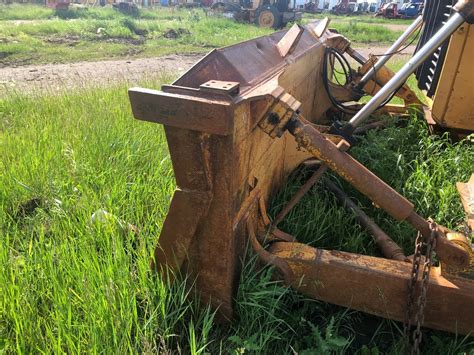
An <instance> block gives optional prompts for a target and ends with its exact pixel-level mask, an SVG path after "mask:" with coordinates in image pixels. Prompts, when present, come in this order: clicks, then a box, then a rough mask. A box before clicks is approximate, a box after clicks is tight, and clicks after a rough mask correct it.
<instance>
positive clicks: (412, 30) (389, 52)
mask: <svg viewBox="0 0 474 355" xmlns="http://www.w3.org/2000/svg"><path fill="white" fill-rule="evenodd" d="M422 25H423V16H421V15H420V16H418V17H417V19H416V20H415V21H414V22H413V23H412V24H411V25H410V26H408V28H407V29H406V30H405V32H403V34H402V35H401V36H400V37H399V38H398V39H397V40H396V41H395V42H394V43H393V44H392V46H391V47H390V48H389V49H387V51H386V52H385V53H384V54H383V55H382V56H381V57H380V58H379V59H378V60H377V62H375V64H374V66H373V67H372V68H371V69H370V70H369V71H368V72H367V73H365V75H364V76H363V77H362V79H360V82H359V84H358V87H359V88H363V87H364V86H365V84H367V83H368V82H369V80H370V79H372V77H373V76H374V75H375V73H377V72H378V71H379V70H380V68H382V67H383V66H384V65H385V64H386V63H387V62H388V61H389V59H390V58H392V56H393V55H394V54H395V53H396V52H397V51H398V50H399V49H400V48H401V47H402V45H403V44H404V43H405V42H406V41H407V40H408V38H409V37H410V36H411V35H412V34H414V33H415V31H417V30H418V29H419V28H420V27H421V26H422Z"/></svg>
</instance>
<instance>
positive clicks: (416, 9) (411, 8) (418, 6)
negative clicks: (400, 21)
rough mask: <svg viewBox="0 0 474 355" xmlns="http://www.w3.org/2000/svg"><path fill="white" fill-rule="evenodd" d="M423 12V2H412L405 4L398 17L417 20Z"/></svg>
mask: <svg viewBox="0 0 474 355" xmlns="http://www.w3.org/2000/svg"><path fill="white" fill-rule="evenodd" d="M422 11H423V3H422V2H418V3H416V2H410V3H405V4H403V6H402V7H401V9H400V10H398V15H399V16H400V17H402V18H415V17H417V16H419V15H420V14H421V12H422Z"/></svg>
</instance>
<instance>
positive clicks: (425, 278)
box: [404, 221, 437, 355]
mask: <svg viewBox="0 0 474 355" xmlns="http://www.w3.org/2000/svg"><path fill="white" fill-rule="evenodd" d="M428 224H429V228H430V236H429V239H428V240H426V241H424V242H423V236H422V234H421V233H420V232H418V235H417V237H416V241H415V253H414V255H413V264H412V265H413V266H412V270H411V278H410V283H409V285H408V299H407V312H406V320H405V328H404V334H405V338H406V339H407V340H408V344H409V343H410V337H409V335H410V331H411V327H412V319H414V320H415V323H416V328H415V330H414V331H413V333H412V339H411V340H412V344H411V345H412V346H411V350H410V353H411V354H416V355H419V354H420V343H421V339H422V336H423V334H422V332H421V327H422V326H423V322H424V319H425V306H426V291H427V289H428V282H429V278H430V270H431V266H432V264H433V252H434V249H435V247H436V237H437V226H436V224H435V223H434V222H432V221H428ZM423 246H426V248H425V253H424V255H423V254H422V249H423ZM422 260H423V265H422ZM420 268H422V275H421V284H420V293H419V296H418V299H417V302H416V308H415V309H416V314H414V311H415V309H414V307H413V306H414V303H415V293H416V292H415V290H416V284H417V281H418V276H419V273H420Z"/></svg>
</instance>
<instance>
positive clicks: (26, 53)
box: [0, 5, 399, 65]
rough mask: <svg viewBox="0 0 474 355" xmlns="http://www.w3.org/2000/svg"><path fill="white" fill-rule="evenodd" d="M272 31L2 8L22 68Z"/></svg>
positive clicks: (3, 46) (1, 24) (363, 38)
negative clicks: (169, 35) (171, 33)
mask: <svg viewBox="0 0 474 355" xmlns="http://www.w3.org/2000/svg"><path fill="white" fill-rule="evenodd" d="M22 9H23V10H24V11H21V10H22ZM12 20H16V21H14V22H13V21H12ZM18 20H21V21H18ZM24 20H28V21H24ZM332 27H335V28H336V29H337V30H338V31H340V32H341V33H342V34H343V35H346V36H347V37H348V38H349V39H351V40H352V41H354V42H356V43H373V42H377V43H380V42H389V41H393V40H394V39H395V38H397V37H398V35H399V32H397V31H395V32H394V31H390V30H388V29H387V28H385V27H382V26H380V25H369V24H367V23H361V22H360V21H358V22H355V21H350V22H347V21H345V22H342V21H338V22H337V21H336V22H335V23H334V26H332ZM170 30H173V31H175V32H176V33H178V36H177V38H167V37H166V36H165V34H166V33H167V32H168V31H170ZM271 32H272V30H269V29H263V28H259V27H256V26H254V25H252V24H244V23H237V22H235V21H233V20H230V19H227V18H224V17H220V16H211V15H209V14H207V13H205V12H204V11H202V10H187V9H181V10H170V9H152V10H148V9H142V10H141V11H140V13H139V15H138V16H137V17H131V16H127V15H125V14H123V13H121V12H118V11H115V10H114V9H112V8H111V7H105V8H98V7H80V8H70V9H68V10H61V11H59V12H56V13H55V12H52V10H50V9H46V8H44V7H39V6H32V5H12V6H11V7H10V6H0V61H1V62H2V63H3V64H4V65H12V64H15V65H18V64H31V63H49V62H70V61H79V60H97V59H103V58H110V57H115V56H124V55H130V53H132V54H133V53H135V55H136V53H140V56H157V55H163V54H169V53H189V52H207V51H209V48H215V47H222V46H227V45H231V44H234V43H238V42H241V41H245V40H248V39H250V38H255V37H258V36H262V35H265V34H269V33H271ZM1 58H3V59H1Z"/></svg>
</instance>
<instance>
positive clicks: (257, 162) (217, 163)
mask: <svg viewBox="0 0 474 355" xmlns="http://www.w3.org/2000/svg"><path fill="white" fill-rule="evenodd" d="M314 28H315V27H311V26H309V27H308V26H307V27H304V28H303V29H302V30H301V29H299V30H298V31H296V30H293V31H289V32H287V31H280V32H276V33H273V34H271V35H269V36H265V37H261V38H257V39H253V40H250V41H246V42H243V43H240V44H237V45H234V46H230V47H226V48H223V49H218V50H213V51H212V52H211V53H209V54H208V55H207V56H206V57H204V58H203V59H202V60H201V61H200V62H198V63H197V64H196V65H195V66H194V67H193V68H192V69H191V70H189V71H188V72H187V73H186V74H184V75H183V76H182V77H180V78H179V79H178V80H176V81H175V82H174V83H173V84H172V85H165V86H163V87H162V91H156V90H148V89H141V88H133V89H130V90H129V96H130V101H131V104H132V110H133V114H134V116H135V117H136V118H137V119H141V120H145V121H150V122H157V123H161V124H163V125H164V129H165V133H166V138H167V142H168V147H169V150H170V155H171V160H172V164H173V170H174V174H175V178H176V184H177V188H176V191H175V194H174V197H173V200H172V204H171V207H170V211H169V213H168V215H167V217H166V219H165V222H164V225H163V228H162V231H161V235H160V238H159V242H158V245H157V248H156V251H155V258H154V262H153V267H154V268H155V269H156V270H157V271H160V272H163V271H165V270H166V269H168V268H169V269H171V270H172V271H174V272H180V271H185V272H187V273H189V274H190V277H191V279H193V281H194V280H195V283H194V286H195V287H196V289H197V290H198V291H199V292H198V294H199V295H200V297H201V298H202V300H203V301H204V302H205V303H210V304H211V306H212V307H214V308H215V309H217V310H218V315H220V316H221V317H222V318H226V319H231V318H232V315H233V307H234V305H233V299H234V296H235V292H236V288H237V287H238V284H237V282H238V280H239V276H240V270H241V261H242V259H243V258H244V255H245V250H246V246H247V245H248V244H249V241H250V243H251V245H252V246H253V248H254V250H255V251H256V252H257V253H258V254H259V255H260V257H261V259H262V260H263V261H265V262H267V263H270V264H273V265H275V266H276V268H277V271H279V272H280V274H281V275H282V279H283V280H284V281H285V282H286V283H287V284H288V285H291V286H293V287H295V288H297V289H300V288H299V286H298V285H312V286H309V288H306V287H303V288H301V291H302V292H304V293H307V294H308V295H311V296H313V297H315V298H318V299H322V300H325V301H327V302H332V303H336V304H341V305H344V306H347V307H350V308H355V309H359V310H361V311H364V312H368V313H371V314H376V315H379V316H382V317H386V318H391V319H396V320H401V314H402V313H403V312H404V306H403V304H402V303H403V301H402V300H406V299H407V297H406V292H407V280H408V278H409V277H410V272H409V268H410V267H409V266H410V265H409V264H407V263H405V261H389V262H387V260H383V259H377V258H373V257H366V256H362V255H354V254H347V253H341V252H336V251H334V252H330V251H322V250H318V249H313V248H309V247H305V248H309V249H306V250H307V251H308V252H307V253H306V254H307V255H310V254H311V255H313V256H311V257H310V260H307V259H305V258H306V257H301V258H300V256H297V255H296V254H294V247H295V246H298V244H295V243H294V239H293V238H292V237H291V236H290V235H288V234H286V233H283V232H282V231H280V230H278V229H276V228H274V226H272V224H271V223H270V221H269V219H268V216H267V215H266V212H265V211H266V208H268V202H269V201H270V200H271V197H272V196H273V195H274V194H275V193H276V192H277V191H278V190H279V189H280V188H281V187H283V186H284V183H285V181H286V179H287V178H288V176H289V174H290V173H291V172H292V171H293V170H294V169H295V168H296V167H298V165H300V164H301V163H302V162H303V161H305V160H307V159H309V158H311V157H316V158H318V159H319V160H320V161H321V162H322V163H323V164H325V165H324V166H325V168H327V169H332V170H333V171H335V172H336V173H338V174H339V175H341V176H343V177H344V178H345V179H346V180H347V181H348V182H349V183H351V184H353V185H354V186H356V187H357V188H358V189H359V190H360V191H361V192H362V193H364V194H366V195H367V196H368V197H369V198H372V200H374V202H376V205H377V206H380V207H382V208H384V209H385V210H386V211H387V212H389V214H391V215H392V216H393V217H394V218H396V219H399V220H408V221H409V222H410V223H412V225H414V226H415V228H417V229H419V230H420V231H421V233H422V234H423V235H426V234H429V233H430V230H427V229H426V227H427V226H428V223H427V221H426V220H425V219H423V218H422V217H421V216H419V215H418V214H416V213H415V211H414V206H413V205H412V204H411V203H410V202H409V201H407V200H406V199H405V198H404V197H403V196H401V195H399V194H398V193H396V192H395V191H394V190H393V189H392V188H390V187H389V186H388V185H387V184H385V183H383V182H382V181H381V180H380V179H379V178H377V177H376V176H375V175H374V174H373V173H371V172H370V171H368V170H367V169H366V168H364V167H363V166H362V165H361V164H360V163H359V162H357V161H356V160H355V159H353V158H352V157H351V156H350V155H349V154H346V153H345V152H343V147H348V144H347V142H346V141H345V140H344V139H342V137H341V136H339V135H334V134H330V133H329V132H330V130H329V127H328V126H324V124H325V123H327V122H328V120H327V115H329V114H331V112H332V111H333V110H334V103H333V102H332V101H331V99H330V97H329V96H328V93H327V91H326V89H325V85H324V83H325V80H323V76H322V72H323V70H322V68H323V63H324V60H325V59H327V57H325V55H326V53H327V48H331V49H337V50H338V51H340V52H341V53H344V52H345V51H347V52H348V53H349V52H353V50H349V49H348V48H350V47H349V45H350V43H349V42H348V41H347V39H345V38H344V37H343V36H341V35H338V34H335V33H332V32H330V31H329V30H326V31H324V33H322V34H321V33H318V34H317V35H316V33H315V32H314V30H313V29H314ZM283 49H284V50H283ZM351 95H352V93H351V92H348V93H347V95H346V96H347V97H348V98H350V96H351ZM295 117H297V118H298V122H299V124H300V126H295V125H294V124H293V126H292V127H293V128H292V129H290V128H289V127H290V122H293V123H294V121H295ZM300 128H301V129H300ZM344 149H345V148H344ZM264 234H266V236H267V238H268V239H267V240H271V241H277V242H276V243H274V244H273V245H270V247H269V248H268V249H265V248H264V247H262V246H261V245H260V244H259V242H260V240H261V239H262V238H261V236H262V235H264ZM252 236H253V237H252ZM255 236H258V238H259V239H260V240H257V237H255ZM281 241H285V242H284V243H283V242H281ZM436 250H437V252H438V256H439V257H440V259H445V260H448V263H447V264H448V265H449V266H450V267H452V269H453V270H455V271H458V270H459V269H460V268H461V267H465V266H466V264H467V263H469V258H470V257H472V255H471V254H469V253H470V251H468V250H466V249H464V247H463V246H459V245H458V244H454V243H452V242H451V241H449V240H448V239H446V238H444V236H443V238H438V241H437V249H436ZM287 251H289V254H288V253H287ZM443 252H444V253H443ZM295 255H296V256H295ZM323 256H324V257H326V256H327V258H326V259H324V260H322V259H318V258H321V257H323ZM321 260H322V263H320V262H319V261H321ZM358 262H360V263H362V264H363V265H362V266H363V267H361V265H359V266H358ZM372 263H373V264H374V265H371V264H372ZM378 264H380V265H378ZM323 270H324V274H323ZM332 270H333V271H334V272H337V283H334V282H333V281H331V274H332ZM436 270H438V269H436ZM436 270H435V269H433V272H434V273H435V271H436ZM436 272H438V274H433V278H432V280H431V281H430V287H431V285H435V286H433V287H432V289H434V290H438V289H439V290H440V292H441V293H440V294H441V295H442V297H443V298H446V297H449V298H450V300H449V301H447V302H446V303H445V305H444V306H443V305H442V302H441V301H440V300H439V299H438V301H436V297H438V296H436V293H432V292H431V291H429V295H428V297H432V295H433V294H434V295H435V296H433V297H434V299H432V300H431V301H429V302H434V303H433V306H436V307H438V308H441V307H445V308H443V309H441V314H442V315H443V316H444V315H446V321H445V322H443V321H442V320H439V321H438V320H434V318H435V316H434V315H430V316H428V319H430V320H429V323H427V325H428V326H431V327H434V328H436V329H445V330H449V331H453V332H458V331H459V332H463V333H468V332H471V331H473V330H474V329H473V324H474V321H473V320H472V319H474V315H473V314H472V311H471V309H470V308H469V307H468V305H469V304H472V302H474V292H473V290H474V286H473V284H472V281H471V280H464V279H462V278H459V277H458V276H453V275H454V274H449V275H448V274H446V275H445V274H443V275H442V276H441V274H440V271H436ZM436 275H438V276H439V277H438V276H436ZM323 276H324V279H320V277H323ZM366 277H367V279H366V280H367V281H370V282H365V283H363V282H362V281H363V280H364V278H366ZM353 280H361V283H360V284H359V285H354V284H353V283H351V282H352V281H353ZM319 281H323V283H324V288H323V289H321V288H319V286H317V284H318V282H319ZM392 281H393V282H392ZM301 282H304V283H301ZM438 284H439V287H438V286H436V285H438ZM362 285H363V286H364V287H362ZM356 286H357V287H356ZM351 287H352V288H351ZM328 288H331V289H330V290H329V289H328ZM377 290H382V291H383V292H382V296H383V295H384V294H386V296H387V297H388V299H389V300H392V299H393V300H394V302H395V303H394V304H393V305H392V304H391V302H387V303H385V304H382V303H381V302H382V301H381V299H380V293H378V292H377ZM323 291H324V293H323ZM358 293H360V295H359V294H358ZM361 295H362V296H365V297H367V299H365V300H363V299H360V297H361ZM382 299H383V297H382ZM350 300H360V302H359V301H358V303H357V302H355V303H352V302H351V301H350ZM454 304H459V305H460V306H454ZM451 306H452V307H453V308H449V307H451ZM464 306H465V307H466V308H467V310H465V309H464V308H463V307H464ZM384 307H385V308H384ZM392 307H393V309H392ZM448 308H449V309H448ZM450 312H452V314H450ZM470 319H471V320H470ZM458 324H460V325H461V327H459V328H458Z"/></svg>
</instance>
